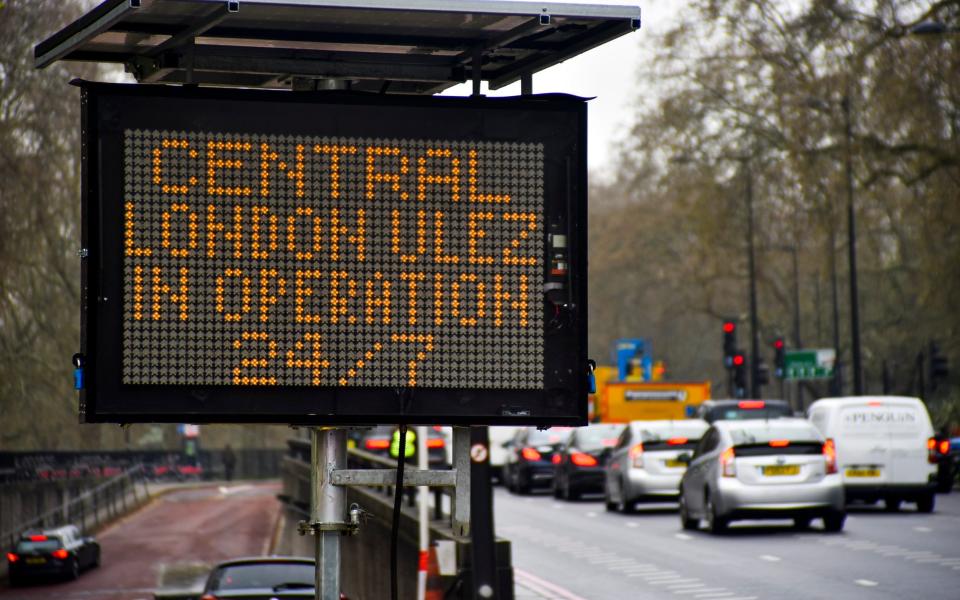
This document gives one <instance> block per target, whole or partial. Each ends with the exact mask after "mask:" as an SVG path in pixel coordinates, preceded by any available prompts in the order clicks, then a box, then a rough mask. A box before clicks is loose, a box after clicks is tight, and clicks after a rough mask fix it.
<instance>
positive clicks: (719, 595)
mask: <svg viewBox="0 0 960 600" xmlns="http://www.w3.org/2000/svg"><path fill="white" fill-rule="evenodd" d="M733 594H734V592H701V593H699V594H694V595H693V597H694V598H727V597H729V596H732V595H733Z"/></svg>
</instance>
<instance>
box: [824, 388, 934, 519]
mask: <svg viewBox="0 0 960 600" xmlns="http://www.w3.org/2000/svg"><path fill="white" fill-rule="evenodd" d="M807 414H808V416H809V418H810V421H811V422H812V423H813V425H814V426H815V427H816V428H817V429H818V430H819V431H820V432H821V433H822V434H823V436H824V437H825V438H827V439H828V440H832V443H833V444H834V446H835V448H836V452H837V460H838V462H839V469H840V474H841V476H842V477H843V484H844V489H845V490H846V497H847V501H848V502H849V501H850V500H864V501H867V502H875V501H877V500H880V499H882V500H883V501H884V503H885V504H886V507H887V508H888V509H890V510H897V509H898V508H899V507H900V504H901V502H903V501H907V502H916V503H917V509H918V510H919V511H920V512H932V511H933V507H934V502H935V497H936V496H935V491H936V475H937V466H938V465H937V462H938V456H937V449H936V440H935V439H934V437H933V436H934V431H933V425H932V424H931V423H930V415H929V414H928V413H927V408H926V406H924V404H923V402H922V401H921V400H920V399H918V398H909V397H903V396H851V397H844V398H823V399H821V400H817V401H816V402H814V403H813V404H811V405H810V408H809V410H808V411H807Z"/></svg>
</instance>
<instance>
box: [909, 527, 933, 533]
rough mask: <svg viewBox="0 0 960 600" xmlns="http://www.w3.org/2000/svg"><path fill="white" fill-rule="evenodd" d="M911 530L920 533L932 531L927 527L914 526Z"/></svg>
mask: <svg viewBox="0 0 960 600" xmlns="http://www.w3.org/2000/svg"><path fill="white" fill-rule="evenodd" d="M913 530H914V531H919V532H920V533H930V532H931V531H933V530H932V529H930V528H929V527H914V528H913Z"/></svg>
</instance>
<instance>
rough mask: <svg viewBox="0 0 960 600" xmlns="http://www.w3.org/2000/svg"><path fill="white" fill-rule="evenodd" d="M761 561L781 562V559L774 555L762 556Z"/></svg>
mask: <svg viewBox="0 0 960 600" xmlns="http://www.w3.org/2000/svg"><path fill="white" fill-rule="evenodd" d="M760 560H765V561H767V562H780V557H779V556H774V555H772V554H761V555H760Z"/></svg>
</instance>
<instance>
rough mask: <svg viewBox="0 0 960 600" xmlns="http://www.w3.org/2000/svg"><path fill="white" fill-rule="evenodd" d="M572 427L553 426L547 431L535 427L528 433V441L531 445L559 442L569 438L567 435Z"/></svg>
mask: <svg viewBox="0 0 960 600" xmlns="http://www.w3.org/2000/svg"><path fill="white" fill-rule="evenodd" d="M570 429H571V428H570V427H551V428H550V429H547V430H546V431H537V430H536V429H533V430H531V431H530V433H528V434H527V443H528V444H530V445H531V446H546V445H548V444H557V443H560V442H562V441H563V440H565V439H567V435H569V434H570Z"/></svg>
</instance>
